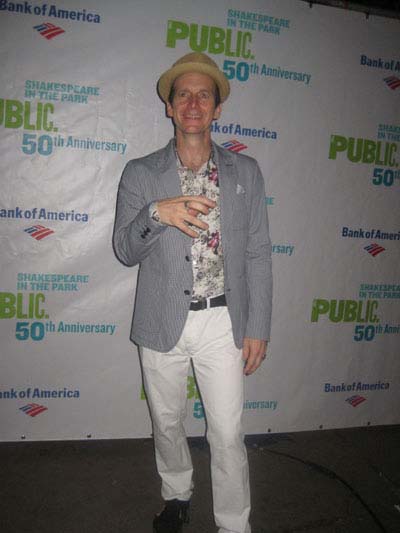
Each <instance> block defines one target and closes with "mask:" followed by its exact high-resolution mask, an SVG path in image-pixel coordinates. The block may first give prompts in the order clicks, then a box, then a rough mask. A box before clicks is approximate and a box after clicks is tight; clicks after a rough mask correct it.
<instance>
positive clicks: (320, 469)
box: [266, 450, 388, 533]
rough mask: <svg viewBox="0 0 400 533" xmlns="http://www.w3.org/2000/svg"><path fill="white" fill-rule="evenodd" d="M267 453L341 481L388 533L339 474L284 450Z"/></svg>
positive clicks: (383, 532) (381, 529)
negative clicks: (290, 460) (301, 464)
mask: <svg viewBox="0 0 400 533" xmlns="http://www.w3.org/2000/svg"><path fill="white" fill-rule="evenodd" d="M266 451H267V452H268V453H272V454H275V455H280V456H282V457H287V458H289V459H292V460H293V461H297V462H299V463H303V464H304V465H306V466H309V467H310V468H312V469H314V470H316V471H317V472H320V473H321V474H323V475H325V476H327V477H329V478H331V479H337V480H338V481H340V483H342V484H343V485H344V486H345V487H346V488H347V489H349V491H350V492H351V493H352V494H353V496H354V497H355V498H356V499H357V500H358V501H359V502H360V503H361V505H362V506H363V507H364V509H365V510H366V511H367V513H368V514H369V515H370V516H371V518H372V520H373V521H374V522H375V524H376V525H377V527H378V528H379V529H380V531H382V533H388V532H387V530H386V529H385V527H384V525H383V524H382V522H381V521H380V520H379V518H378V517H377V516H376V514H375V513H374V512H373V511H372V509H371V508H370V507H369V505H368V504H367V503H366V502H365V501H364V500H363V499H362V498H361V496H360V495H359V494H358V492H357V491H356V490H355V489H354V488H353V487H352V486H351V485H350V484H349V483H348V482H347V481H346V480H345V479H343V478H342V477H341V476H339V475H338V474H336V472H334V471H333V470H330V469H329V468H327V467H326V466H322V465H319V464H317V463H313V462H312V461H306V460H304V459H300V457H296V456H294V455H291V454H289V453H284V452H277V451H275V450H266Z"/></svg>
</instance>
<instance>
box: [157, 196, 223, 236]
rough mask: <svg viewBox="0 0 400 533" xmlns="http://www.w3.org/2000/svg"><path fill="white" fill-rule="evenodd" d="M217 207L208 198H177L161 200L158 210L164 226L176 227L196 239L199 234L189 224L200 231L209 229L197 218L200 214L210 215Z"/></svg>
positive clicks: (158, 203)
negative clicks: (211, 210)
mask: <svg viewBox="0 0 400 533" xmlns="http://www.w3.org/2000/svg"><path fill="white" fill-rule="evenodd" d="M215 205H216V204H215V202H214V201H213V200H210V199H209V198H207V197H206V196H176V197H175V198H166V199H165V200H159V201H158V202H157V210H158V214H159V215H160V221H161V222H162V223H163V224H167V225H168V226H174V227H175V228H178V229H179V230H181V231H182V232H183V233H186V235H189V237H193V238H194V239H195V238H196V237H198V236H199V234H198V233H197V232H196V231H194V230H193V229H191V228H190V227H189V226H188V224H192V225H193V226H195V227H197V228H200V229H207V228H208V224H207V223H206V222H203V221H202V220H199V219H198V218H197V217H198V215H199V214H200V213H203V215H208V213H209V212H210V209H213V208H214V207H215Z"/></svg>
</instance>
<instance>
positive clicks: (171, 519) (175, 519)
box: [153, 499, 190, 533]
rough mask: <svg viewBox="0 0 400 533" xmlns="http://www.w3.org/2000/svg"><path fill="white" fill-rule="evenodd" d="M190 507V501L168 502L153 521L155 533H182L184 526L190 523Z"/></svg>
mask: <svg viewBox="0 0 400 533" xmlns="http://www.w3.org/2000/svg"><path fill="white" fill-rule="evenodd" d="M189 506H190V502H189V501H181V500H177V499H175V500H167V501H166V502H165V507H164V509H163V510H162V511H161V513H160V514H158V515H156V516H155V518H154V520H153V531H154V533H182V526H183V524H188V523H189Z"/></svg>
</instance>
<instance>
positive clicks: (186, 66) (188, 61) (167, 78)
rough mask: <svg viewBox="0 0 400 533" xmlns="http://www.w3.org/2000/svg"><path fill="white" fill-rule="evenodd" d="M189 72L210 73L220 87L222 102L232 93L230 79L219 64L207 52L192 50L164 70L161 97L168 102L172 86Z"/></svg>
mask: <svg viewBox="0 0 400 533" xmlns="http://www.w3.org/2000/svg"><path fill="white" fill-rule="evenodd" d="M188 72H199V73H200V74H208V76H210V78H212V79H213V80H214V81H215V83H216V85H217V87H218V89H219V95H220V98H221V103H222V102H225V100H226V99H227V98H228V96H229V93H230V86H229V81H228V80H227V78H226V76H225V74H224V73H223V72H222V71H221V70H220V69H219V67H218V65H217V64H216V63H215V61H213V60H212V59H211V58H210V57H208V56H207V55H206V54H202V53H200V52H192V53H190V54H186V55H184V56H183V57H181V58H180V59H178V61H176V62H175V63H174V64H173V65H172V67H171V68H170V69H169V70H167V71H166V72H164V74H162V76H161V77H160V79H159V80H158V94H159V95H160V97H161V99H162V100H163V101H164V102H165V103H167V102H168V97H169V94H170V92H171V87H172V85H173V84H174V81H175V80H176V78H177V77H178V76H182V74H187V73H188Z"/></svg>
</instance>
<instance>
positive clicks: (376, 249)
mask: <svg viewBox="0 0 400 533" xmlns="http://www.w3.org/2000/svg"><path fill="white" fill-rule="evenodd" d="M364 250H367V252H368V253H369V254H370V255H372V257H375V256H376V255H378V254H380V253H382V252H384V251H385V250H386V248H384V247H383V246H380V245H379V244H377V243H376V242H373V243H372V244H369V245H368V246H365V247H364Z"/></svg>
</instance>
